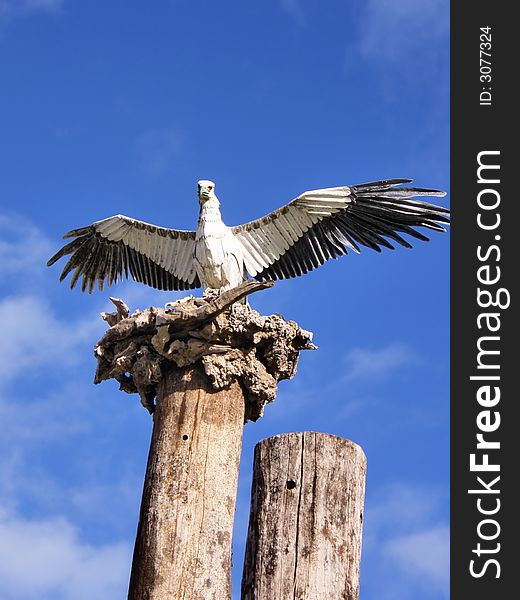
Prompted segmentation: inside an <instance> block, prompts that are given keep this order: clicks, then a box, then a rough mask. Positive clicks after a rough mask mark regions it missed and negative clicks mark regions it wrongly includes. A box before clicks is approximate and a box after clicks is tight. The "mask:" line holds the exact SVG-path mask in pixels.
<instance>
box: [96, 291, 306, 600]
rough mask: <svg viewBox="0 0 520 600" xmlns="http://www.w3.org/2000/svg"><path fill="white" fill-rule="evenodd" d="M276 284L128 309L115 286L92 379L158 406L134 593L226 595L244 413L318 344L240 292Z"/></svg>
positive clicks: (256, 413)
mask: <svg viewBox="0 0 520 600" xmlns="http://www.w3.org/2000/svg"><path fill="white" fill-rule="evenodd" d="M271 285H272V282H255V281H246V282H244V283H243V284H242V285H241V286H239V287H238V288H234V289H233V290H228V291H226V292H223V293H222V294H215V293H213V294H212V293H207V294H206V295H205V296H204V297H203V298H193V297H191V298H185V299H183V300H179V301H178V302H177V303H175V304H174V305H173V306H171V307H170V308H168V309H166V310H165V309H162V308H154V307H151V308H148V309H146V310H144V311H141V312H139V311H135V312H134V313H133V314H130V311H129V309H128V307H127V306H126V304H125V303H124V302H122V301H121V300H117V299H115V298H114V299H112V301H113V303H114V304H115V306H116V308H117V312H115V313H102V317H103V319H104V320H105V321H106V322H107V323H108V324H109V325H110V328H109V329H108V331H107V332H106V333H105V334H104V335H103V337H102V338H101V340H100V341H99V342H98V343H97V345H96V347H95V350H94V355H95V356H96V359H97V369H96V376H95V379H94V382H95V383H100V382H101V381H105V380H107V379H115V380H116V381H118V382H119V384H120V389H121V390H123V391H124V392H127V393H130V394H139V396H140V398H141V402H142V404H143V406H144V407H146V409H147V410H148V411H149V412H150V413H152V414H153V415H154V417H153V418H154V427H153V434H152V440H151V445H150V452H149V456H148V466H147V470H146V479H145V484H144V491H143V498H142V503H141V513H140V518H139V525H138V531H137V539H136V544H135V549H134V559H133V564H132V573H131V578H130V588H129V593H128V598H129V600H230V598H231V537H232V528H233V517H234V512H235V500H236V491H237V478H238V468H239V459H240V450H241V444H242V430H243V424H244V422H245V421H248V420H251V421H256V420H257V419H259V418H260V417H261V416H262V414H263V411H264V407H265V406H266V404H268V403H269V402H272V401H273V400H274V399H275V396H276V389H277V386H278V382H279V381H281V380H282V379H291V378H292V377H293V376H294V374H295V373H296V365H297V363H298V357H299V353H300V351H301V350H308V349H314V348H315V346H314V345H313V344H312V343H311V339H312V334H311V333H310V332H308V331H305V330H303V329H300V328H299V327H298V325H297V324H296V323H294V321H285V320H284V319H283V317H281V316H280V315H270V316H262V315H260V314H258V313H257V312H256V311H254V310H252V309H251V308H249V307H248V306H245V305H242V304H236V302H237V301H238V300H240V299H241V298H244V297H245V296H247V295H248V294H250V293H252V292H255V291H258V290H261V289H264V288H266V287H270V286H271ZM231 306H233V308H232V309H230V307H231Z"/></svg>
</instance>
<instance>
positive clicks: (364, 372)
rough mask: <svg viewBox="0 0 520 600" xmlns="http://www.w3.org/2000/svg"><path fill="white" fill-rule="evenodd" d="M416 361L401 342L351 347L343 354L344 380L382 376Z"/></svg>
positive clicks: (413, 354) (410, 351)
mask: <svg viewBox="0 0 520 600" xmlns="http://www.w3.org/2000/svg"><path fill="white" fill-rule="evenodd" d="M416 362H417V357H416V355H415V353H414V352H413V350H412V349H411V348H409V347H408V346H405V345H404V344H401V343H394V344H390V345H388V346H385V347H384V348H379V349H369V348H353V349H352V350H350V351H349V352H348V353H347V354H346V355H345V366H346V370H345V373H344V374H343V379H344V380H345V381H351V380H354V379H368V378H374V377H376V378H382V377H384V376H386V375H387V374H388V373H390V372H391V371H395V370H396V369H400V368H402V367H404V366H406V365H410V364H414V363H416Z"/></svg>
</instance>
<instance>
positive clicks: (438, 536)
mask: <svg viewBox="0 0 520 600" xmlns="http://www.w3.org/2000/svg"><path fill="white" fill-rule="evenodd" d="M374 496H376V497H377V496H378V499H377V500H376V501H375V502H372V503H371V504H367V506H366V510H365V519H364V523H365V531H364V537H363V549H364V550H363V552H364V555H365V556H367V557H368V556H370V557H371V559H372V561H373V564H376V565H378V567H377V569H378V570H377V571H376V572H373V573H371V576H372V579H373V580H374V581H375V580H376V579H381V580H384V579H385V578H386V579H387V574H388V572H391V573H393V574H394V576H393V578H392V581H391V582H389V583H388V585H387V586H385V590H384V594H385V595H384V598H385V599H386V598H387V599H392V600H393V599H394V598H404V599H408V598H415V597H428V598H431V597H435V598H439V597H443V598H444V597H446V598H447V597H448V595H449V589H448V588H449V524H448V523H447V522H446V520H445V519H444V518H443V516H442V510H443V504H444V501H445V499H446V498H445V494H444V493H443V492H442V491H441V490H440V489H438V488H431V487H420V486H413V485H410V484H403V483H394V484H392V485H388V486H385V487H383V488H381V489H380V490H378V491H376V492H374V491H373V492H372V497H374ZM362 573H363V565H362ZM362 583H363V581H362ZM403 586H406V590H405V589H403ZM374 587H375V588H378V587H379V586H378V585H377V584H374ZM433 590H435V591H434V595H433V596H432V595H431V594H432V591H433ZM377 593H381V590H378V591H377ZM439 595H440V596H439Z"/></svg>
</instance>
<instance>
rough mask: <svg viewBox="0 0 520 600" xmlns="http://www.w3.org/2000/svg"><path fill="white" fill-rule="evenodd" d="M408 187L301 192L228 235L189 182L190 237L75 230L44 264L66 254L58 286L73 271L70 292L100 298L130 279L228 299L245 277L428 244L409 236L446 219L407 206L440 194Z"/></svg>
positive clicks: (203, 190)
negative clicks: (193, 221) (195, 213)
mask: <svg viewBox="0 0 520 600" xmlns="http://www.w3.org/2000/svg"><path fill="white" fill-rule="evenodd" d="M410 182H411V180H410V179H390V180H387V181H376V182H373V183H365V184H362V185H355V186H341V187H333V188H325V189H320V190H312V191H310V192H304V193H303V194H301V195H300V196H298V197H297V198H295V199H294V200H292V201H291V202H289V204H286V205H285V206H283V207H282V208H279V209H278V210H275V211H273V212H271V213H269V214H268V215H266V216H265V217H262V218H260V219H257V220H256V221H251V222H249V223H245V224H244V225H236V226H235V227H228V226H227V225H225V224H224V222H223V221H222V217H221V215H220V202H219V201H218V198H217V196H216V195H215V184H214V183H213V182H212V181H207V180H201V181H199V182H198V198H199V204H200V211H199V220H198V225H197V230H196V231H182V230H179V229H169V228H166V227H157V226H156V225H151V224H149V223H144V222H143V221H137V220H135V219H132V218H130V217H125V216H123V215H115V216H113V217H109V218H108V219H103V220H102V221H96V222H95V223H92V225H89V226H88V227H82V228H81V229H74V230H72V231H70V232H69V233H67V234H65V236H64V237H65V238H74V239H73V240H72V241H71V242H69V243H68V244H67V245H66V246H64V247H63V248H62V249H61V250H59V252H57V253H56V254H55V255H54V256H53V257H52V258H51V259H49V261H48V263H47V265H48V266H50V265H53V264H54V263H55V262H56V261H57V260H58V259H60V258H61V257H63V256H66V255H70V258H69V260H68V262H67V264H66V265H65V267H64V269H63V272H62V274H61V276H60V281H63V279H65V277H66V276H67V275H68V274H69V273H71V272H72V278H71V282H70V287H71V288H73V287H74V286H75V285H76V283H77V282H78V281H79V279H80V278H81V289H82V291H85V290H86V289H88V291H89V292H92V290H93V289H94V287H95V285H96V283H97V285H98V287H99V289H100V290H102V289H103V285H104V283H105V282H106V283H107V285H109V286H110V285H112V283H116V282H117V281H118V280H121V279H123V277H125V278H128V277H130V276H131V277H132V279H134V281H139V282H141V283H144V284H146V285H149V286H151V287H154V288H157V289H159V290H188V289H193V288H199V287H202V288H203V289H204V290H206V289H208V288H211V289H219V290H227V289H231V288H234V287H236V286H238V285H240V284H241V283H242V282H243V281H244V280H245V279H247V278H248V276H251V277H254V278H255V279H257V280H259V281H263V280H267V279H288V278H291V277H297V276H299V275H303V274H305V273H308V272H309V271H312V270H313V269H315V268H317V267H319V266H320V265H322V264H323V263H325V262H326V261H327V260H329V258H337V257H338V256H342V255H343V254H347V253H348V252H349V251H353V252H357V253H359V252H360V247H361V246H367V247H368V248H372V249H373V250H376V251H377V252H380V251H381V247H384V248H390V249H393V248H394V246H393V245H392V243H391V242H396V243H397V244H400V245H401V246H404V247H406V248H411V247H412V246H411V244H410V243H409V242H408V241H407V240H406V239H405V238H404V237H403V234H406V235H408V236H411V237H413V238H416V239H418V240H423V241H428V238H427V237H426V236H425V235H423V234H422V233H420V232H419V231H417V230H416V229H415V228H416V227H422V228H426V229H433V230H435V231H445V228H444V226H443V225H446V224H447V223H449V216H448V215H449V210H448V209H446V208H443V207H440V206H436V205H434V204H430V203H427V202H423V201H420V200H416V199H414V198H416V197H419V196H437V197H442V196H445V192H441V191H437V190H429V189H421V188H414V187H402V184H408V183H410Z"/></svg>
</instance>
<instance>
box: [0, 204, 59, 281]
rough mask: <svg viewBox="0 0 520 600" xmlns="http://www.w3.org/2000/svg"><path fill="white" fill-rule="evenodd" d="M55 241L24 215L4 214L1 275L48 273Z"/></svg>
mask: <svg viewBox="0 0 520 600" xmlns="http://www.w3.org/2000/svg"><path fill="white" fill-rule="evenodd" d="M51 252H52V244H51V243H50V242H49V240H48V239H47V238H46V237H45V236H44V235H43V234H42V232H41V231H40V230H39V229H38V228H37V227H35V226H34V225H33V224H32V223H31V222H29V221H27V219H25V218H24V217H22V216H21V215H6V214H3V215H0V277H1V278H2V280H5V278H6V277H10V276H12V275H15V276H17V277H18V278H19V279H21V277H20V275H21V274H23V277H24V278H28V277H32V278H34V277H35V276H37V275H38V274H40V275H41V274H42V273H43V272H44V266H45V263H46V261H47V259H48V258H49V257H50V255H51Z"/></svg>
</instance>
